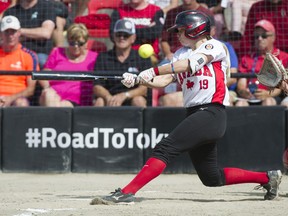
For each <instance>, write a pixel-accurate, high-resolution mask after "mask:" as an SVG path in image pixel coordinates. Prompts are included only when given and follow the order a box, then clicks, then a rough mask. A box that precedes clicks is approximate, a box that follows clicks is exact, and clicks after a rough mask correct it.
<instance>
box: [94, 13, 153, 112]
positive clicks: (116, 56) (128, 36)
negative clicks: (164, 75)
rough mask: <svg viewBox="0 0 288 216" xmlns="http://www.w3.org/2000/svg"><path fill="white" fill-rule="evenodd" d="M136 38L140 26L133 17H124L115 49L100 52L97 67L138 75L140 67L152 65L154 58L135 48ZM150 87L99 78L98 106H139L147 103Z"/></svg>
mask: <svg viewBox="0 0 288 216" xmlns="http://www.w3.org/2000/svg"><path fill="white" fill-rule="evenodd" d="M135 40H136V29H135V25H134V23H133V22H131V21H130V20H125V19H122V20H121V19H120V20H118V21H117V22H116V23H115V26H114V30H113V41H114V49H112V50H109V51H108V52H103V53H100V54H99V56H98V58H97V60H96V63H95V68H94V69H95V71H96V73H97V71H99V72H103V71H105V72H106V71H107V73H110V74H111V73H113V75H118V76H122V75H123V74H124V73H125V72H130V73H134V74H136V75H138V73H139V71H142V70H143V69H146V68H149V67H151V61H150V59H143V58H141V57H140V56H139V55H138V52H137V51H136V50H134V49H132V45H133V44H134V42H135ZM146 94H147V87H145V86H136V87H135V88H132V89H129V90H127V88H125V86H123V85H122V83H121V82H119V81H115V80H105V81H103V80H102V81H100V80H97V81H95V86H94V95H95V96H96V99H95V106H123V105H126V106H127V105H128V106H130V105H131V106H138V107H146Z"/></svg>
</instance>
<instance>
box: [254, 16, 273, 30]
mask: <svg viewBox="0 0 288 216" xmlns="http://www.w3.org/2000/svg"><path fill="white" fill-rule="evenodd" d="M254 27H261V28H263V29H265V30H266V31H268V32H273V33H275V27H274V25H273V24H272V23H271V22H270V21H268V20H264V19H263V20H260V21H258V22H257V23H256V24H255V26H254Z"/></svg>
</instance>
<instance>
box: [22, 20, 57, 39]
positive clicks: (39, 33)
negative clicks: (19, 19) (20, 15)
mask: <svg viewBox="0 0 288 216" xmlns="http://www.w3.org/2000/svg"><path fill="white" fill-rule="evenodd" d="M54 28H55V24H54V22H52V21H51V20H46V21H44V22H43V23H42V25H41V27H38V28H21V35H22V36H24V37H27V38H32V39H50V38H51V37H52V33H53V31H54Z"/></svg>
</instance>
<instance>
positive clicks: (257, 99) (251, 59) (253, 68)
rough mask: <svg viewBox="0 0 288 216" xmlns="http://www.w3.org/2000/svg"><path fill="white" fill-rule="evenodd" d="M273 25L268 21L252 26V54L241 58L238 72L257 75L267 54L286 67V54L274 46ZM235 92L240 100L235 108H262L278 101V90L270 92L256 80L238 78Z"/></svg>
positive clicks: (287, 56) (287, 62) (287, 61)
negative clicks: (258, 106)
mask: <svg viewBox="0 0 288 216" xmlns="http://www.w3.org/2000/svg"><path fill="white" fill-rule="evenodd" d="M276 37H277V35H276V30H275V27H274V25H273V24H272V23H271V22H269V21H268V20H260V21H258V22H257V23H256V24H255V25H254V34H253V38H254V47H255V48H254V52H252V53H251V54H249V55H245V56H243V57H242V58H241V61H240V64H239V71H240V72H241V73H247V74H250V73H252V74H254V73H255V74H257V73H258V72H259V71H260V69H261V67H262V64H263V61H264V58H265V55H266V53H267V52H270V53H272V54H274V55H275V56H276V57H277V58H278V59H279V60H281V61H282V63H283V65H284V66H285V67H287V65H288V54H287V53H285V52H283V51H281V50H280V49H277V48H276V47H275V46H274V42H275V39H276ZM237 90H238V93H239V95H240V97H241V98H243V99H244V100H239V101H237V102H236V106H249V105H250V104H253V103H256V104H261V105H264V106H273V105H277V103H278V102H280V101H279V99H280V98H279V95H280V94H281V90H280V89H275V90H274V91H272V92H270V91H269V89H268V88H267V87H265V86H264V85H261V84H259V83H258V81H257V79H256V78H240V79H239V81H238V85H237Z"/></svg>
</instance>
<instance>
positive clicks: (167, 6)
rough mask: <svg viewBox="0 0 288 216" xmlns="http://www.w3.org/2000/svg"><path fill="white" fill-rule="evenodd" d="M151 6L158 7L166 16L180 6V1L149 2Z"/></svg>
mask: <svg viewBox="0 0 288 216" xmlns="http://www.w3.org/2000/svg"><path fill="white" fill-rule="evenodd" d="M148 2H149V3H150V4H154V5H157V6H158V7H160V8H161V9H162V10H163V13H164V14H167V12H168V11H169V10H171V9H173V8H175V7H177V6H178V3H179V0H148Z"/></svg>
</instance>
